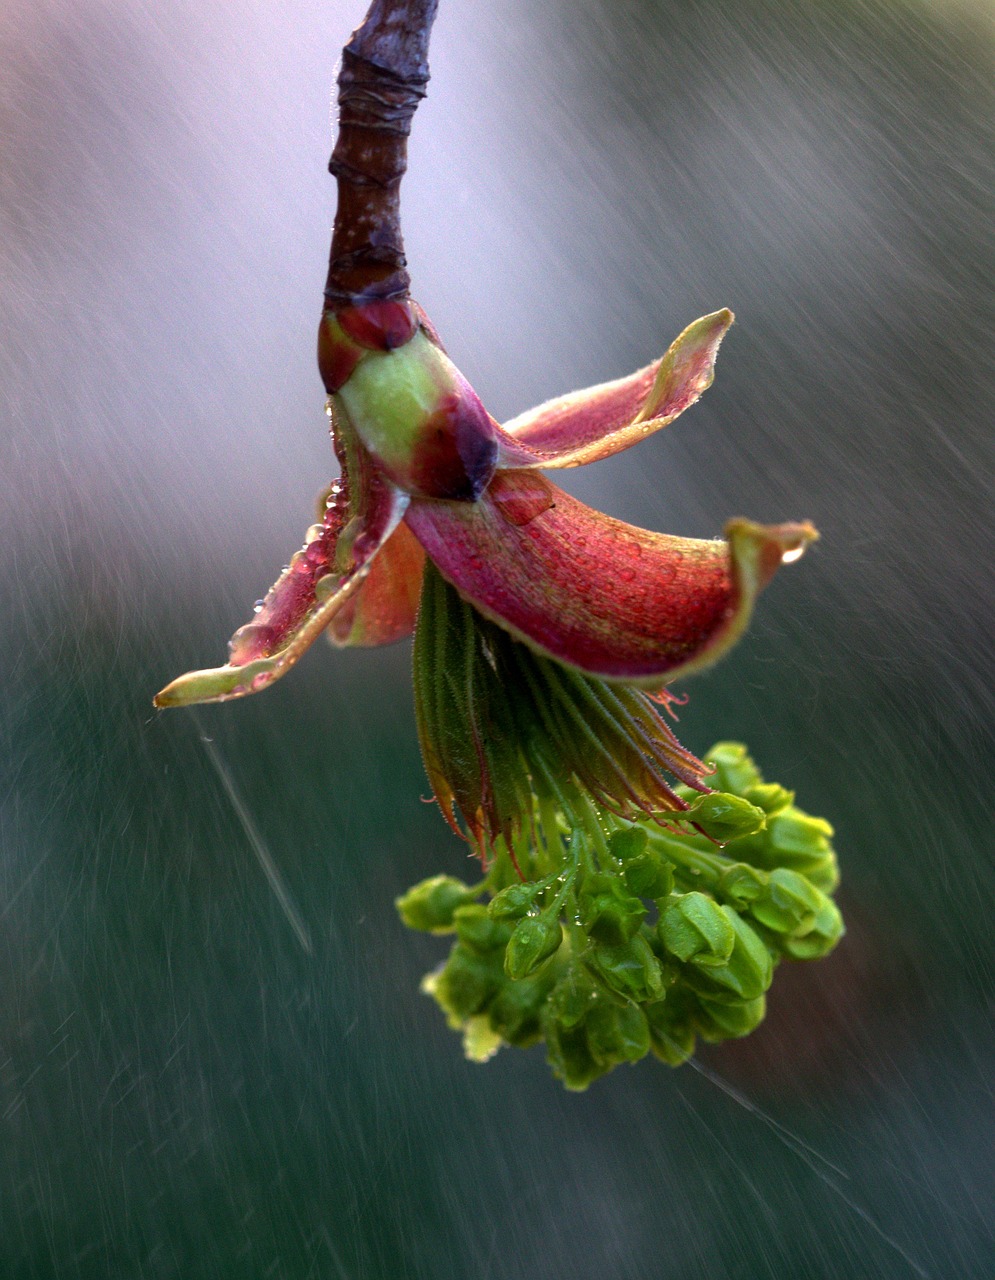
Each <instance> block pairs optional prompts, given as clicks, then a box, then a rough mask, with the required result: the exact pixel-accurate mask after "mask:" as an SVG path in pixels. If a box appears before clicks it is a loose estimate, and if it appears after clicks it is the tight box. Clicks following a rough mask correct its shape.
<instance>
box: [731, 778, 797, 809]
mask: <svg viewBox="0 0 995 1280" xmlns="http://www.w3.org/2000/svg"><path fill="white" fill-rule="evenodd" d="M743 798H744V800H749V802H750V804H755V805H758V806H759V807H760V808H761V809H763V811H764V813H766V814H768V815H772V814H775V813H780V811H781V810H782V809H786V808H787V807H788V805H789V804H793V803H794V799H795V793H794V792H793V791H789V790H788V788H787V787H782V786H779V785H778V784H777V783H776V782H761V783H758V785H757V786H755V787H747V789H746V791H745V792H744V793H743Z"/></svg>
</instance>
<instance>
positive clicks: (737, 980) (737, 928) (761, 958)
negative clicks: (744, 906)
mask: <svg viewBox="0 0 995 1280" xmlns="http://www.w3.org/2000/svg"><path fill="white" fill-rule="evenodd" d="M719 910H720V911H721V912H722V914H723V915H724V916H725V917H726V919H727V920H728V921H729V924H730V925H731V926H732V929H733V933H734V942H733V946H732V951H731V953H730V955H729V958H728V960H726V962H725V964H722V965H716V964H715V963H714V962H711V963H706V964H702V963H701V960H700V958H699V957H698V956H693V957H692V959H691V962H690V963H689V964H688V966H687V968H686V969H685V970H684V972H683V975H682V976H683V978H684V981H685V982H686V983H687V984H688V986H689V987H691V988H692V989H693V990H694V991H696V992H697V993H698V994H699V995H700V996H704V997H706V998H708V999H711V1000H716V1001H719V1002H721V1003H725V1004H734V1003H741V1002H742V1001H745V1000H756V999H757V997H758V996H761V995H763V993H764V992H765V991H766V990H767V988H768V987H769V986H770V983H771V979H772V977H773V976H774V962H773V959H772V958H771V954H770V952H769V951H768V950H767V948H766V946H765V945H764V943H763V940H762V939H761V938H759V937H758V936H757V934H756V933H754V931H753V930H752V929H751V928H750V926H749V925H748V924H747V923H746V922H745V921H744V920H743V919H741V918H740V916H739V915H737V913H736V912H735V911H733V910H732V908H731V907H720V908H719Z"/></svg>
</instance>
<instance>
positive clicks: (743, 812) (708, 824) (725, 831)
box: [685, 791, 767, 844]
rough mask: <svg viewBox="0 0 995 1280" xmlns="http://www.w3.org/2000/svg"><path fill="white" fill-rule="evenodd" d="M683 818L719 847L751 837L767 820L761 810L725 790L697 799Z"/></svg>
mask: <svg viewBox="0 0 995 1280" xmlns="http://www.w3.org/2000/svg"><path fill="white" fill-rule="evenodd" d="M685 816H686V818H687V819H688V820H689V821H690V822H694V823H695V824H696V825H697V826H699V827H701V829H702V830H703V831H704V832H705V834H706V835H708V836H711V838H712V839H713V840H717V841H718V842H719V844H725V843H726V842H727V841H729V840H735V839H737V838H738V837H740V836H749V835H752V834H753V833H754V832H755V831H760V830H761V829H762V828H763V827H764V825H765V824H766V821H767V818H766V815H765V813H764V811H763V809H761V808H758V806H757V805H755V804H750V802H749V801H748V800H744V799H742V797H740V796H735V795H730V794H729V793H728V792H725V791H713V792H711V793H710V794H709V795H706V796H699V797H698V798H697V800H695V802H694V804H692V806H691V808H690V809H689V810H688V812H687V814H686V815H685Z"/></svg>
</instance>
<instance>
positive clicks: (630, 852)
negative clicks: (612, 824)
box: [608, 827, 647, 862]
mask: <svg viewBox="0 0 995 1280" xmlns="http://www.w3.org/2000/svg"><path fill="white" fill-rule="evenodd" d="M646 840H647V837H646V832H645V831H644V830H643V829H642V827H623V828H622V830H620V831H613V832H612V833H611V835H610V836H609V837H608V852H609V853H610V854H611V856H612V857H613V858H615V859H617V861H619V862H629V861H630V860H631V859H633V858H638V857H639V856H640V854H642V852H643V850H644V849H645V848H646Z"/></svg>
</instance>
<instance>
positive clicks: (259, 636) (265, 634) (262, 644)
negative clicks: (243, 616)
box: [228, 622, 277, 667]
mask: <svg viewBox="0 0 995 1280" xmlns="http://www.w3.org/2000/svg"><path fill="white" fill-rule="evenodd" d="M276 639H277V633H276V630H275V629H274V628H273V627H268V626H266V624H265V623H263V622H248V623H246V625H245V626H244V627H239V629H238V630H237V631H236V632H235V634H234V635H233V636H232V638H231V639H230V640H229V641H228V661H229V663H230V664H231V665H232V666H233V667H244V666H245V664H246V663H247V662H253V661H255V659H256V658H265V657H268V656H269V653H270V651H271V647H272V645H273V644H274V642H275V641H276Z"/></svg>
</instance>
